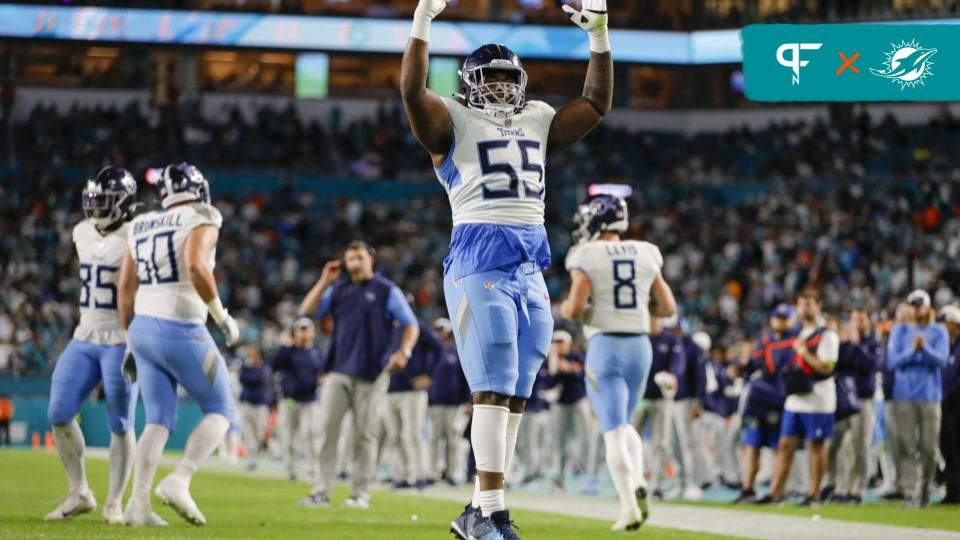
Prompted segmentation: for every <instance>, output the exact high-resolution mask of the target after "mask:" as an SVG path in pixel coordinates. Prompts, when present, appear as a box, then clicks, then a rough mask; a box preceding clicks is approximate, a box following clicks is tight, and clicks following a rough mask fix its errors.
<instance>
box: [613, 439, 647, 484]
mask: <svg viewBox="0 0 960 540" xmlns="http://www.w3.org/2000/svg"><path fill="white" fill-rule="evenodd" d="M619 429H620V431H621V435H620V437H621V438H623V439H625V440H626V443H627V451H628V452H629V456H630V457H629V459H630V462H631V463H632V464H633V482H632V485H633V489H637V488H639V487H642V488H646V487H647V479H646V478H645V477H644V476H643V475H644V470H643V438H642V437H640V434H639V433H637V430H636V428H634V427H633V426H632V425H631V424H624V425H622V426H620V428H619Z"/></svg>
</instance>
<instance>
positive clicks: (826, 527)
mask: <svg viewBox="0 0 960 540" xmlns="http://www.w3.org/2000/svg"><path fill="white" fill-rule="evenodd" d="M87 456H89V457H95V458H99V459H106V458H107V451H106V449H99V448H88V449H87ZM179 459H180V458H179V456H176V455H169V454H165V455H164V456H163V460H162V463H163V464H164V465H174V464H176V463H177V461H178V460H179ZM269 465H270V464H268V466H266V467H261V468H260V469H259V470H257V472H256V473H254V475H253V476H259V477H263V478H285V477H286V472H285V469H283V468H282V467H279V466H269ZM202 469H205V470H208V471H211V472H218V473H232V474H243V475H248V474H249V473H246V472H244V471H243V470H242V469H241V468H240V467H238V466H236V465H229V464H227V463H224V462H222V461H220V460H218V459H216V458H211V459H210V460H208V461H207V462H206V463H204V464H203V466H202ZM304 489H305V490H309V487H308V486H307V485H306V484H304ZM304 493H305V494H306V491H305V492H304ZM396 493H398V494H404V495H409V496H412V497H426V498H435V499H443V500H451V501H457V502H466V501H467V499H468V498H469V497H470V495H471V494H472V490H471V489H469V488H467V487H460V488H449V487H446V486H442V487H433V488H430V489H427V490H424V491H422V492H417V491H415V490H404V491H397V492H396ZM508 500H509V503H510V507H511V508H520V509H523V510H531V511H536V512H547V513H552V514H563V515H566V516H579V517H584V518H593V519H600V520H608V521H610V522H611V523H613V521H615V520H616V518H617V515H618V514H619V512H620V506H619V504H618V503H617V501H616V500H614V499H612V498H606V497H583V496H577V495H566V494H558V493H532V492H529V491H520V490H517V491H511V492H510V493H509V495H508ZM958 519H960V514H958ZM647 524H648V525H652V526H654V527H662V528H665V529H675V530H681V531H691V532H702V533H710V534H718V535H723V536H735V537H739V538H753V539H757V540H859V539H872V540H960V533H957V532H951V531H943V530H937V529H919V528H916V527H898V526H893V525H877V524H873V523H864V522H859V521H841V520H836V519H811V518H810V517H805V516H791V515H785V514H775V513H767V512H750V511H745V510H736V509H733V508H730V509H727V508H711V507H705V506H689V505H680V504H670V503H653V505H652V506H651V516H650V521H648V522H647Z"/></svg>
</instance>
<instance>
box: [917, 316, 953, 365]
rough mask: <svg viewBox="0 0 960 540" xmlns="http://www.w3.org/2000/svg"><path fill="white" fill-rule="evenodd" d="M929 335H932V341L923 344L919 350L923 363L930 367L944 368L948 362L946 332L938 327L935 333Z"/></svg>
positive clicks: (948, 345)
mask: <svg viewBox="0 0 960 540" xmlns="http://www.w3.org/2000/svg"><path fill="white" fill-rule="evenodd" d="M929 334H932V337H933V339H931V340H929V341H928V342H927V343H925V344H924V345H923V348H922V349H920V354H922V355H923V359H924V363H925V364H926V365H928V366H930V367H939V368H943V367H946V366H947V362H948V361H949V360H950V344H949V341H950V340H949V337H948V336H947V332H946V331H945V330H944V329H943V328H942V327H939V326H938V327H936V329H935V331H933V332H929Z"/></svg>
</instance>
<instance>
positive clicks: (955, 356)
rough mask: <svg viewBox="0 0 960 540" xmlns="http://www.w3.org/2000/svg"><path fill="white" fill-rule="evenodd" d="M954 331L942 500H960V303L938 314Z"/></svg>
mask: <svg viewBox="0 0 960 540" xmlns="http://www.w3.org/2000/svg"><path fill="white" fill-rule="evenodd" d="M937 320H938V321H940V323H941V324H943V325H944V326H945V327H946V328H947V333H948V334H949V335H950V359H949V360H948V361H947V365H946V367H944V368H943V404H942V405H943V419H942V421H941V424H940V452H941V453H942V454H943V461H944V464H945V467H944V479H945V482H944V483H945V484H946V487H947V492H946V494H945V495H944V497H943V500H942V501H941V503H942V504H960V307H957V306H955V305H950V306H945V307H943V308H941V309H940V313H939V314H938V316H937Z"/></svg>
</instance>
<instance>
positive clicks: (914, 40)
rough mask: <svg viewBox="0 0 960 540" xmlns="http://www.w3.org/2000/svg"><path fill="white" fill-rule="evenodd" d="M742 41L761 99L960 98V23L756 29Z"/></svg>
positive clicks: (752, 85) (750, 80)
mask: <svg viewBox="0 0 960 540" xmlns="http://www.w3.org/2000/svg"><path fill="white" fill-rule="evenodd" d="M741 40H742V46H743V77H744V84H745V92H746V96H747V98H749V99H752V100H755V101H960V25H950V24H932V25H918V24H811V25H799V24H755V25H751V26H748V27H746V28H744V29H743V30H742V32H741Z"/></svg>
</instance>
